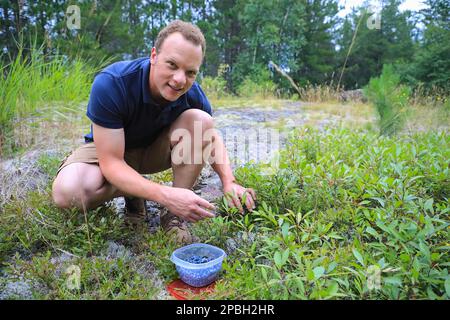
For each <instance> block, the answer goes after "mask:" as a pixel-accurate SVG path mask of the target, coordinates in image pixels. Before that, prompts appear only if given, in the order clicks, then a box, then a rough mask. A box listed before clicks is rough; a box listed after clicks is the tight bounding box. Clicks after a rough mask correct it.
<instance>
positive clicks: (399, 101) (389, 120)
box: [365, 65, 410, 135]
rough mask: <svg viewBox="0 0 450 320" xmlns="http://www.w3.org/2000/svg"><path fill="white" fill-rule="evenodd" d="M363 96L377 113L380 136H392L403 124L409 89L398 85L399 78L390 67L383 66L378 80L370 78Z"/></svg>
mask: <svg viewBox="0 0 450 320" xmlns="http://www.w3.org/2000/svg"><path fill="white" fill-rule="evenodd" d="M365 94H366V96H367V98H368V99H369V101H370V102H371V103H373V104H374V105H375V107H376V109H377V111H378V115H379V122H380V134H387V135H392V134H395V133H396V132H398V131H399V130H400V129H401V128H402V125H403V123H404V120H405V116H406V112H407V105H408V99H409V95H410V89H409V88H408V87H406V86H404V85H400V77H399V76H398V75H397V74H395V71H394V69H393V67H392V66H391V65H385V66H384V68H383V73H382V74H381V75H380V77H379V78H372V79H371V80H370V82H369V84H368V85H367V87H366V88H365Z"/></svg>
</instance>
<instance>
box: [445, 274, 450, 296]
mask: <svg viewBox="0 0 450 320" xmlns="http://www.w3.org/2000/svg"><path fill="white" fill-rule="evenodd" d="M444 286H445V293H447V298H450V276H447V279H445V283H444Z"/></svg>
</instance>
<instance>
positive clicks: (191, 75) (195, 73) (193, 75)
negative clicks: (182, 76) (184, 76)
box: [188, 71, 197, 77]
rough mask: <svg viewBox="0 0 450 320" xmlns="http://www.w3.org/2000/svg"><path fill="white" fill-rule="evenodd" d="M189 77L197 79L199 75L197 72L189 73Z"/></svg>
mask: <svg viewBox="0 0 450 320" xmlns="http://www.w3.org/2000/svg"><path fill="white" fill-rule="evenodd" d="M188 75H189V77H195V76H196V75H197V72H195V71H189V72H188Z"/></svg>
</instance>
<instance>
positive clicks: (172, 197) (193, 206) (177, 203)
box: [162, 187, 215, 222]
mask: <svg viewBox="0 0 450 320" xmlns="http://www.w3.org/2000/svg"><path fill="white" fill-rule="evenodd" d="M164 188H165V190H164V194H165V201H164V203H162V205H164V206H165V207H166V208H167V209H168V210H169V211H170V212H171V213H173V214H175V215H177V216H179V217H181V218H183V219H184V220H187V221H190V222H196V221H199V220H202V219H205V218H214V217H215V215H214V214H213V213H211V212H209V211H207V209H209V210H215V207H214V205H213V204H211V203H209V202H208V201H206V200H205V199H203V198H201V197H199V196H198V195H196V194H195V193H194V192H193V191H191V190H189V189H184V188H176V187H164Z"/></svg>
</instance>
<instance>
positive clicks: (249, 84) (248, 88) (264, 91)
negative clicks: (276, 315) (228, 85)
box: [237, 66, 277, 98]
mask: <svg viewBox="0 0 450 320" xmlns="http://www.w3.org/2000/svg"><path fill="white" fill-rule="evenodd" d="M253 69H254V71H253V72H252V73H251V75H249V76H247V77H246V78H245V79H244V81H243V82H242V83H241V84H240V86H239V87H238V90H237V92H238V94H239V96H241V97H246V98H252V97H262V98H270V97H273V96H274V95H275V90H276V88H277V86H276V85H275V84H274V83H273V81H272V80H270V74H269V71H268V70H265V69H264V68H262V67H260V66H256V67H255V68H253Z"/></svg>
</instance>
